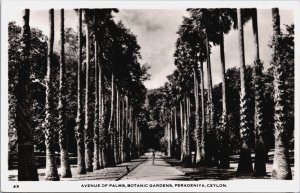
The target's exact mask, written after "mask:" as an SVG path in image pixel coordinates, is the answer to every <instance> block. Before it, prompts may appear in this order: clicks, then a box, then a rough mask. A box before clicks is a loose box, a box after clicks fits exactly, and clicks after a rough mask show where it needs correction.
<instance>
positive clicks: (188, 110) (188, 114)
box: [186, 94, 191, 163]
mask: <svg viewBox="0 0 300 193" xmlns="http://www.w3.org/2000/svg"><path fill="white" fill-rule="evenodd" d="M190 119H191V99H190V96H189V94H187V97H186V158H187V162H188V163H190V161H191V160H190V159H189V158H190V153H191V152H190V150H191V146H190V145H191V141H190V139H191V136H190V129H191V124H190Z"/></svg>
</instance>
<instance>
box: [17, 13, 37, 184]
mask: <svg viewBox="0 0 300 193" xmlns="http://www.w3.org/2000/svg"><path fill="white" fill-rule="evenodd" d="M29 15H30V10H29V9H25V10H24V11H23V34H22V41H23V44H21V45H22V62H21V63H20V67H19V74H18V84H17V86H16V98H17V105H16V126H17V127H16V129H17V136H18V180H19V181H38V173H37V168H36V165H35V161H34V146H33V145H34V144H33V126H32V121H31V118H30V117H31V115H30V92H29V82H30V80H29V76H30V71H29V70H30V59H29V58H30V36H31V33H30V26H29Z"/></svg>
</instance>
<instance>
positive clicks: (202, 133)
mask: <svg viewBox="0 0 300 193" xmlns="http://www.w3.org/2000/svg"><path fill="white" fill-rule="evenodd" d="M200 79H201V84H200V89H201V130H200V139H201V141H200V159H201V160H200V162H203V161H204V160H205V143H204V142H205V141H204V139H205V133H206V127H205V104H204V103H205V101H204V74H203V62H202V61H201V62H200Z"/></svg>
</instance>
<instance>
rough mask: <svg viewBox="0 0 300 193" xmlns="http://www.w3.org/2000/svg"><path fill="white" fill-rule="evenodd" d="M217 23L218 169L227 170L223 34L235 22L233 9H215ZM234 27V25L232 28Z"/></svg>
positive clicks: (227, 146) (226, 117)
mask: <svg viewBox="0 0 300 193" xmlns="http://www.w3.org/2000/svg"><path fill="white" fill-rule="evenodd" d="M216 12H217V14H216V16H217V17H218V19H216V20H217V22H218V25H219V33H220V34H219V44H220V58H221V72H222V73H221V77H222V123H221V139H222V140H221V147H220V154H221V156H220V167H221V168H229V167H230V163H229V130H228V125H227V122H228V120H227V119H228V116H227V98H226V96H227V94H226V79H225V51H224V34H227V33H229V31H230V29H231V25H232V23H234V24H235V23H236V22H235V16H236V10H235V9H216ZM235 26H236V25H234V28H236V27H235Z"/></svg>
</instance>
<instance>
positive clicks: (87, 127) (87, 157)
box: [84, 9, 93, 172]
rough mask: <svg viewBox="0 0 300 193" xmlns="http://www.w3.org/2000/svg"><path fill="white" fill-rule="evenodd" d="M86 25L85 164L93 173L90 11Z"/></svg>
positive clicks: (86, 17) (87, 14)
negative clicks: (90, 120)
mask: <svg viewBox="0 0 300 193" xmlns="http://www.w3.org/2000/svg"><path fill="white" fill-rule="evenodd" d="M84 16H85V23H86V67H85V105H84V113H85V122H84V135H85V162H86V170H87V172H92V171H93V164H92V162H93V160H92V155H93V151H92V147H91V146H92V142H93V139H92V137H91V128H90V124H89V119H90V117H89V98H90V88H89V83H90V82H89V80H90V72H89V71H90V25H89V22H90V17H89V16H90V13H89V10H88V9H85V11H84Z"/></svg>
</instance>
